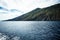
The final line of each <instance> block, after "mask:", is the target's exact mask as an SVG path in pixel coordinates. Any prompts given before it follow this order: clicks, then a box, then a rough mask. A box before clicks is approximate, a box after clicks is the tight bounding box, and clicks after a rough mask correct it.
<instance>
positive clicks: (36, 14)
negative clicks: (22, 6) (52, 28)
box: [6, 4, 60, 21]
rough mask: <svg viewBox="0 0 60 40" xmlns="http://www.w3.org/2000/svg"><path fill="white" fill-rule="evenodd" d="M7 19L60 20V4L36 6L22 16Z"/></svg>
mask: <svg viewBox="0 0 60 40" xmlns="http://www.w3.org/2000/svg"><path fill="white" fill-rule="evenodd" d="M6 21H60V4H55V5H53V6H50V7H47V8H43V9H40V8H36V9H35V10H32V11H31V12H28V13H26V14H24V15H22V16H19V17H16V18H13V19H9V20H6Z"/></svg>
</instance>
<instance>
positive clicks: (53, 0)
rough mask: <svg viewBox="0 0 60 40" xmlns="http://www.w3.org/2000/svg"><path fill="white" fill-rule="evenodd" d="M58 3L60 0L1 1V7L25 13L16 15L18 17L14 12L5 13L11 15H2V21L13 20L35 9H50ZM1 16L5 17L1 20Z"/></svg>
mask: <svg viewBox="0 0 60 40" xmlns="http://www.w3.org/2000/svg"><path fill="white" fill-rule="evenodd" d="M57 3H60V0H0V6H2V7H4V8H6V9H8V10H11V9H17V10H19V11H21V12H23V13H20V14H19V13H18V14H17V13H16V14H17V15H16V14H14V13H13V12H5V13H9V14H5V13H4V14H1V13H0V20H5V19H11V18H14V17H16V16H19V15H21V14H24V13H27V12H29V11H31V10H33V9H35V8H45V7H49V6H51V5H54V4H57ZM0 11H1V10H0ZM4 11H5V10H2V12H4ZM12 13H13V14H12ZM7 15H9V16H7ZM12 15H13V16H12ZM1 16H3V17H2V18H1Z"/></svg>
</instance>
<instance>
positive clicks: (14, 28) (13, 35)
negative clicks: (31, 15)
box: [0, 21, 60, 40]
mask: <svg viewBox="0 0 60 40" xmlns="http://www.w3.org/2000/svg"><path fill="white" fill-rule="evenodd" d="M0 40H60V21H0Z"/></svg>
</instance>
